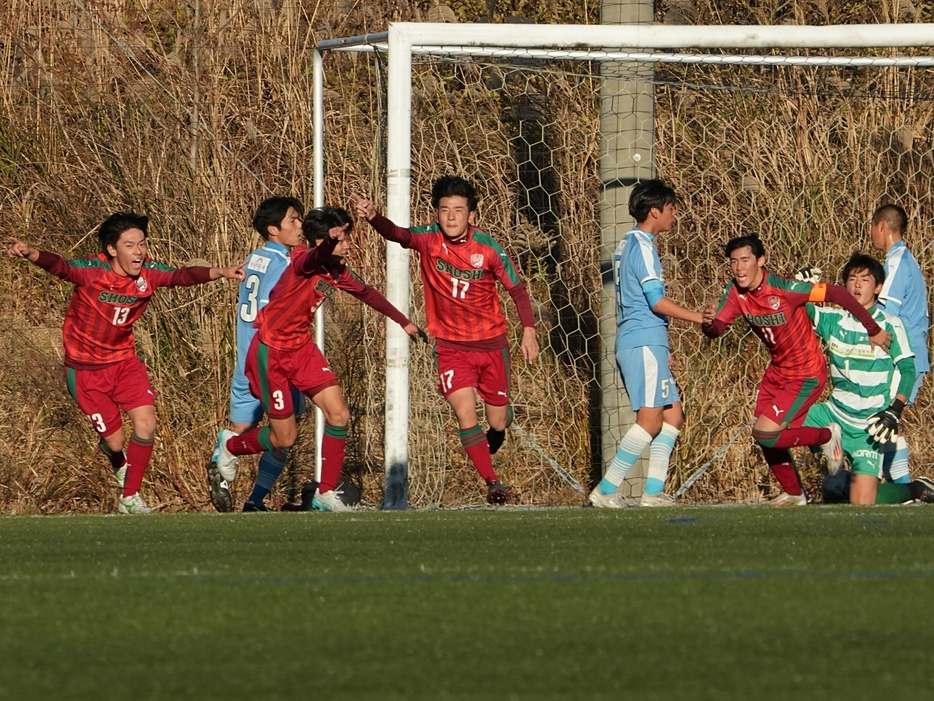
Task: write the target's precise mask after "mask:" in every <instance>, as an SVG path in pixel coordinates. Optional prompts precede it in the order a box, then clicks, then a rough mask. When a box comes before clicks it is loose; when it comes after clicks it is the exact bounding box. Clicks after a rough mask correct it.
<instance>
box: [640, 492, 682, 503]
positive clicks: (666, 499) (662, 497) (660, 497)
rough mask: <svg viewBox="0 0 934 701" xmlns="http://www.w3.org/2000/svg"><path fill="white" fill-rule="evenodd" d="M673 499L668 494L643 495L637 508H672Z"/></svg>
mask: <svg viewBox="0 0 934 701" xmlns="http://www.w3.org/2000/svg"><path fill="white" fill-rule="evenodd" d="M674 505H675V498H674V497H673V496H671V495H670V494H665V493H664V492H660V493H659V494H643V495H642V497H640V499H639V506H674Z"/></svg>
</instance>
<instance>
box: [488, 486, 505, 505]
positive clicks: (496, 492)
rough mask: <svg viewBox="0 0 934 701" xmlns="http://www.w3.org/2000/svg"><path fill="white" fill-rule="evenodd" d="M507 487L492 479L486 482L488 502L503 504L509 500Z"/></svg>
mask: <svg viewBox="0 0 934 701" xmlns="http://www.w3.org/2000/svg"><path fill="white" fill-rule="evenodd" d="M509 497H510V494H509V488H508V487H504V486H503V485H502V484H501V483H500V482H497V481H496V480H493V481H492V482H489V483H488V484H487V488H486V501H487V503H488V504H505V503H506V502H507V501H509Z"/></svg>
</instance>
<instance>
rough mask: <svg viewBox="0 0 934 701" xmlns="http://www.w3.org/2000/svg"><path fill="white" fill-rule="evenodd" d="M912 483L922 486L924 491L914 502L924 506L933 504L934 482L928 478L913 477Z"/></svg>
mask: <svg viewBox="0 0 934 701" xmlns="http://www.w3.org/2000/svg"><path fill="white" fill-rule="evenodd" d="M914 481H915V482H919V483H921V484H922V485H924V491H922V492H921V496H919V497H918V498H917V499H916V501H920V502H923V503H925V504H934V480H932V479H931V478H930V477H915V479H914Z"/></svg>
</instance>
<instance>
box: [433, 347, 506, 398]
mask: <svg viewBox="0 0 934 701" xmlns="http://www.w3.org/2000/svg"><path fill="white" fill-rule="evenodd" d="M435 365H437V367H438V378H439V382H438V391H439V392H441V394H442V395H443V396H444V397H445V398H447V397H448V396H450V394H451V393H452V392H456V391H457V390H459V389H463V388H464V387H475V388H476V389H477V391H478V392H479V393H480V397H481V398H482V399H483V401H485V402H486V403H487V404H492V405H493V406H506V405H507V404H509V379H510V377H509V349H507V348H503V349H501V350H495V351H464V350H459V349H454V348H447V347H444V346H436V347H435Z"/></svg>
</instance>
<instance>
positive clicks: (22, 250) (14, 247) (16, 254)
mask: <svg viewBox="0 0 934 701" xmlns="http://www.w3.org/2000/svg"><path fill="white" fill-rule="evenodd" d="M6 254H7V256H8V257H10V258H25V259H26V260H28V261H29V262H30V263H33V264H34V265H37V266H39V267H40V268H42V269H43V270H45V271H46V272H48V273H50V274H51V275H54V276H55V277H57V278H60V279H62V280H66V281H68V282H74V283H80V282H81V280H82V279H83V274H84V273H83V271H82V270H81V269H80V268H73V267H72V266H70V265H68V261H67V260H65V259H64V258H62V257H61V256H60V255H58V254H57V253H49V252H48V251H41V250H39V249H38V248H36V247H35V246H30V245H29V244H26V243H23V242H22V241H20V240H19V239H13V242H12V243H11V244H10V247H9V248H7V252H6Z"/></svg>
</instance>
